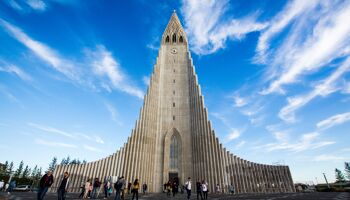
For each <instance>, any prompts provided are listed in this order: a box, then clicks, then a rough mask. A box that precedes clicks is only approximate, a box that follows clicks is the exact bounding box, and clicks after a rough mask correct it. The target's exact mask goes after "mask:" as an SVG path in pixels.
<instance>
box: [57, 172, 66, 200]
mask: <svg viewBox="0 0 350 200" xmlns="http://www.w3.org/2000/svg"><path fill="white" fill-rule="evenodd" d="M68 185H69V174H68V172H64V176H63V179H62V181H61V184H60V186H59V187H58V190H57V197H58V200H65V199H66V192H67V190H68Z"/></svg>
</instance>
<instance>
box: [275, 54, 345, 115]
mask: <svg viewBox="0 0 350 200" xmlns="http://www.w3.org/2000/svg"><path fill="white" fill-rule="evenodd" d="M349 69H350V57H349V58H347V59H346V60H345V61H344V62H343V63H342V64H341V65H340V66H339V67H338V68H337V69H336V70H335V71H334V72H333V73H332V74H331V75H330V76H329V77H327V78H325V79H324V80H322V81H320V83H319V84H317V85H316V86H315V87H314V89H313V90H312V91H311V92H309V93H307V94H305V95H300V96H296V97H292V98H288V99H287V101H288V104H287V105H286V106H284V107H283V108H282V109H281V110H280V112H279V114H278V116H279V117H280V118H281V119H282V120H284V121H286V122H295V111H296V110H298V109H300V108H301V107H303V106H305V105H306V104H308V103H309V102H310V101H311V100H313V99H314V98H316V97H318V96H321V97H325V96H327V95H329V94H331V93H334V92H336V91H337V90H339V88H337V87H336V86H335V85H336V83H337V81H339V78H340V77H341V76H342V75H343V74H344V73H345V72H347V71H349Z"/></svg>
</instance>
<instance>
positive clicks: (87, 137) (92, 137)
mask: <svg viewBox="0 0 350 200" xmlns="http://www.w3.org/2000/svg"><path fill="white" fill-rule="evenodd" d="M75 135H77V136H78V137H83V138H85V139H86V140H89V141H92V142H96V143H99V144H104V141H103V140H102V139H101V137H100V136H97V135H94V136H90V135H87V134H84V133H75Z"/></svg>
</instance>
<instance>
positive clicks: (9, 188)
mask: <svg viewBox="0 0 350 200" xmlns="http://www.w3.org/2000/svg"><path fill="white" fill-rule="evenodd" d="M15 187H16V181H15V180H12V181H11V182H10V185H9V187H8V191H7V193H8V194H11V192H12V191H13V188H15Z"/></svg>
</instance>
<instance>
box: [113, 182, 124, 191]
mask: <svg viewBox="0 0 350 200" xmlns="http://www.w3.org/2000/svg"><path fill="white" fill-rule="evenodd" d="M122 187H123V183H122V182H121V181H119V180H118V181H117V182H115V183H114V189H116V190H120V189H122Z"/></svg>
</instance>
